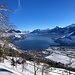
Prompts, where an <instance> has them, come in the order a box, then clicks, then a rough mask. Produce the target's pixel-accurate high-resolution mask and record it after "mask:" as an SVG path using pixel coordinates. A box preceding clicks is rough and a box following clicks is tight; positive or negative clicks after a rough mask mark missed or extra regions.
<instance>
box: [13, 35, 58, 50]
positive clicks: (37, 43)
mask: <svg viewBox="0 0 75 75" xmlns="http://www.w3.org/2000/svg"><path fill="white" fill-rule="evenodd" d="M14 44H15V45H17V46H18V47H19V48H21V49H23V50H41V49H45V48H48V47H49V46H50V45H57V43H55V42H54V41H53V40H52V39H51V38H50V36H42V35H30V36H28V37H27V38H26V39H23V40H19V41H15V42H14Z"/></svg>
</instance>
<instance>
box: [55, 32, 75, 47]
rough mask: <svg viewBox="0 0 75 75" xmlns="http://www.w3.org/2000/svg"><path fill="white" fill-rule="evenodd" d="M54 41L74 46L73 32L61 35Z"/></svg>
mask: <svg viewBox="0 0 75 75" xmlns="http://www.w3.org/2000/svg"><path fill="white" fill-rule="evenodd" d="M55 42H58V43H60V44H61V45H71V46H75V32H72V33H70V34H68V35H67V36H63V37H61V38H58V39H56V40H55Z"/></svg>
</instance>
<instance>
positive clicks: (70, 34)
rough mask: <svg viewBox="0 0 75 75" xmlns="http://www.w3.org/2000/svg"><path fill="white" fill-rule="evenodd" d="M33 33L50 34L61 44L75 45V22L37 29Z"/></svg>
mask: <svg viewBox="0 0 75 75" xmlns="http://www.w3.org/2000/svg"><path fill="white" fill-rule="evenodd" d="M31 33H35V34H48V35H51V38H52V39H54V41H55V42H57V43H60V45H71V46H75V24H74V23H73V24H71V25H69V26H66V27H59V26H56V27H55V28H53V29H43V30H41V29H36V30H34V31H33V32H31Z"/></svg>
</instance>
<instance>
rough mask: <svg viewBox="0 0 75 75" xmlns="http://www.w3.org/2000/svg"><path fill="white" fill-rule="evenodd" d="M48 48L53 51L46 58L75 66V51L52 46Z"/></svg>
mask: <svg viewBox="0 0 75 75" xmlns="http://www.w3.org/2000/svg"><path fill="white" fill-rule="evenodd" d="M47 50H48V51H52V54H50V55H48V56H46V57H45V58H47V59H50V60H52V61H55V62H60V63H63V64H67V65H68V66H71V67H73V68H75V51H58V50H52V49H50V48H48V49H47Z"/></svg>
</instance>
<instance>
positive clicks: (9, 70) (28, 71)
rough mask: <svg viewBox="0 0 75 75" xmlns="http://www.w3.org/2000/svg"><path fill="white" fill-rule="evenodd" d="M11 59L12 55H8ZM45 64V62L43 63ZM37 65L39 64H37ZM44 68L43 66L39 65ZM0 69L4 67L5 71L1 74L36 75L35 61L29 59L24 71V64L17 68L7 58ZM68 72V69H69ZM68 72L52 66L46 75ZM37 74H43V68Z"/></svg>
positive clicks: (65, 74)
mask: <svg viewBox="0 0 75 75" xmlns="http://www.w3.org/2000/svg"><path fill="white" fill-rule="evenodd" d="M7 58H8V59H10V57H7ZM41 65H43V63H41ZM36 66H37V65H36ZM39 67H40V68H42V66H39ZM0 69H4V70H5V71H2V70H0V75H34V67H33V62H30V61H27V62H26V63H25V65H24V70H23V72H22V65H21V64H18V65H17V68H16V67H15V66H14V67H13V66H11V62H10V60H7V59H5V60H4V63H0ZM67 72H68V71H67ZM67 72H65V70H64V69H59V68H53V67H50V69H49V72H47V71H46V73H44V75H62V74H64V75H67ZM71 73H72V74H71V75H74V74H75V73H74V72H71ZM37 75H42V73H41V69H39V70H38V71H37Z"/></svg>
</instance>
